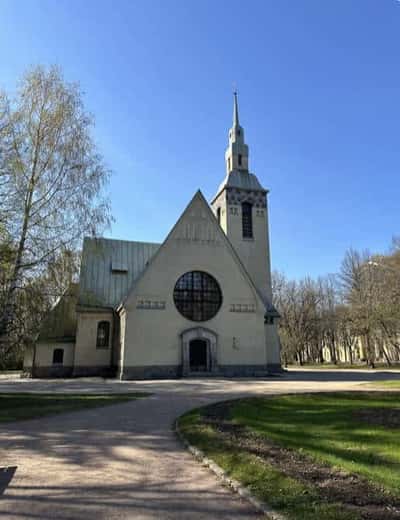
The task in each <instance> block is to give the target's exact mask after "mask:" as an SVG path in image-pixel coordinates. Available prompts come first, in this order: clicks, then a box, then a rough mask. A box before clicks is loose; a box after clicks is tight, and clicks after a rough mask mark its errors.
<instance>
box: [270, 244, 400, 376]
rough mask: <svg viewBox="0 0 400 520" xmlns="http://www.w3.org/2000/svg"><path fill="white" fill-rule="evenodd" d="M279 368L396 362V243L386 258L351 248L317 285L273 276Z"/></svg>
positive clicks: (399, 303) (399, 336)
mask: <svg viewBox="0 0 400 520" xmlns="http://www.w3.org/2000/svg"><path fill="white" fill-rule="evenodd" d="M273 293H274V303H275V305H276V307H277V308H278V310H279V313H280V315H281V318H280V320H279V334H280V340H281V350H282V360H283V363H284V364H288V363H298V364H300V365H302V364H304V363H323V362H326V361H329V362H332V363H334V364H337V363H338V362H347V363H350V364H352V363H358V362H365V363H366V364H367V365H368V366H371V367H374V366H375V364H376V363H377V362H384V363H386V364H387V365H389V366H390V365H392V364H393V363H399V362H400V238H394V239H393V242H392V245H391V247H390V250H389V251H388V252H387V253H386V254H371V253H370V252H369V251H363V252H360V251H356V250H354V249H350V250H349V251H347V252H346V254H345V256H344V259H343V262H342V264H341V268H340V272H339V273H337V274H335V275H328V276H325V277H321V278H318V279H316V280H314V279H311V278H309V277H307V278H304V279H301V280H288V279H287V278H286V277H285V276H284V275H283V274H281V273H278V272H275V273H273Z"/></svg>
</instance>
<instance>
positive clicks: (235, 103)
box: [233, 90, 239, 127]
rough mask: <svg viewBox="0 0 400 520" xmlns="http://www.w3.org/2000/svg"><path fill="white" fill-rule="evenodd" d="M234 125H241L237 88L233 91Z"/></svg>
mask: <svg viewBox="0 0 400 520" xmlns="http://www.w3.org/2000/svg"><path fill="white" fill-rule="evenodd" d="M233 126H234V127H237V126H239V108H238V99H237V92H236V90H235V91H234V93H233Z"/></svg>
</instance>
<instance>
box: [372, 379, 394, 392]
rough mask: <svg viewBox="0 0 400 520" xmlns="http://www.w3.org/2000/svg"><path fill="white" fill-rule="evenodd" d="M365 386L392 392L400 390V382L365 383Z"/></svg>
mask: <svg viewBox="0 0 400 520" xmlns="http://www.w3.org/2000/svg"><path fill="white" fill-rule="evenodd" d="M366 386H369V387H371V388H372V387H373V388H390V389H392V390H400V380H393V381H392V380H387V381H375V382H374V383H367V384H366Z"/></svg>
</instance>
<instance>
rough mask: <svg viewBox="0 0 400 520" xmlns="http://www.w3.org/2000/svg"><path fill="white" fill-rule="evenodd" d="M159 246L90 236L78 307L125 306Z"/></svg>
mask: <svg viewBox="0 0 400 520" xmlns="http://www.w3.org/2000/svg"><path fill="white" fill-rule="evenodd" d="M159 247H160V244H154V243H147V242H130V241H127V240H113V239H109V238H89V237H86V238H85V239H84V241H83V251H82V264H81V273H80V279H79V300H78V305H83V306H90V307H115V306H116V305H118V304H119V303H121V301H122V300H123V299H124V298H125V297H126V295H127V294H128V292H129V289H130V288H131V287H132V285H133V283H134V282H135V280H136V279H137V277H138V276H139V275H140V274H141V273H142V272H143V271H144V269H145V268H146V265H147V263H148V262H149V260H150V259H151V258H152V256H153V255H154V253H155V252H156V251H157V250H158V248H159Z"/></svg>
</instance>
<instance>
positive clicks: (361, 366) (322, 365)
mask: <svg viewBox="0 0 400 520" xmlns="http://www.w3.org/2000/svg"><path fill="white" fill-rule="evenodd" d="M287 368H291V369H292V370H295V369H296V368H315V369H318V370H319V369H325V370H341V369H343V370H399V371H400V364H399V363H395V364H393V365H390V366H389V365H388V364H387V363H376V364H375V367H374V368H373V369H372V368H371V367H370V366H368V365H367V364H366V363H362V364H359V363H357V364H353V365H351V364H350V363H337V364H336V365H335V364H334V363H306V364H304V365H296V364H289V365H288V366H287Z"/></svg>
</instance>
